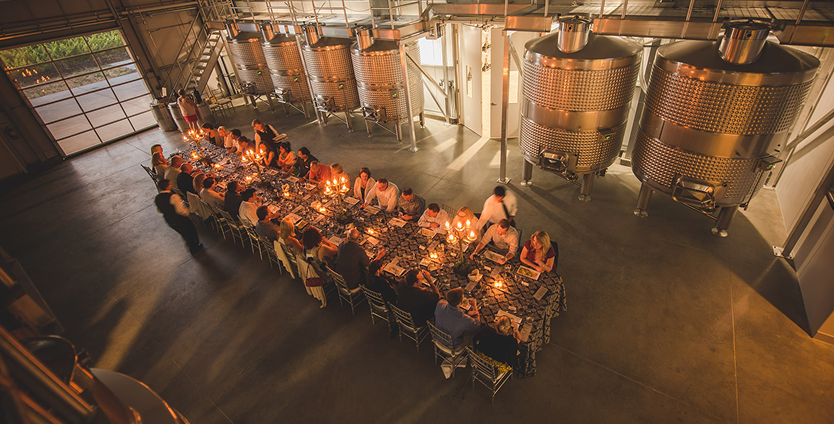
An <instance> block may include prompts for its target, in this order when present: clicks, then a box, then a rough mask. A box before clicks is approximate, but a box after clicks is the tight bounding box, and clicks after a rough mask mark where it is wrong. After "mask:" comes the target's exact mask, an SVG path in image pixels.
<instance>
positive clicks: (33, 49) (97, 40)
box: [0, 30, 124, 69]
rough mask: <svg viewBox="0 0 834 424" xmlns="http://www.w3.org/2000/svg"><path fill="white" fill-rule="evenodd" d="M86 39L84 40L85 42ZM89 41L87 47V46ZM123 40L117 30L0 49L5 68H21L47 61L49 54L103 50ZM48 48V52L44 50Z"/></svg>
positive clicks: (67, 55) (61, 55) (57, 57)
mask: <svg viewBox="0 0 834 424" xmlns="http://www.w3.org/2000/svg"><path fill="white" fill-rule="evenodd" d="M85 39H86V42H85ZM88 43H89V47H88V46H87V45H88ZM123 45H124V42H123V41H122V37H121V35H120V34H119V31H115V30H114V31H109V32H101V33H98V34H92V35H86V36H83V37H75V38H67V39H65V40H58V41H50V42H48V43H44V44H38V45H34V46H26V47H18V48H13V49H8V50H3V51H0V59H2V60H3V63H4V65H5V66H6V69H14V68H22V67H24V66H29V65H32V64H35V63H42V62H48V61H49V59H50V55H51V56H52V59H53V60H59V59H61V58H65V57H69V56H77V55H80V54H84V53H89V52H90V49H92V51H94V52H95V51H99V50H105V49H109V48H113V47H119V46H123ZM44 47H45V48H46V49H47V50H49V54H47V51H46V50H44Z"/></svg>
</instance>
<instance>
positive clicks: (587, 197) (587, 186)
mask: <svg viewBox="0 0 834 424" xmlns="http://www.w3.org/2000/svg"><path fill="white" fill-rule="evenodd" d="M592 188H594V174H593V173H591V174H585V175H583V176H582V188H581V189H580V190H579V200H581V201H583V202H590V201H591V189H592Z"/></svg>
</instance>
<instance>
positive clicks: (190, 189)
mask: <svg viewBox="0 0 834 424" xmlns="http://www.w3.org/2000/svg"><path fill="white" fill-rule="evenodd" d="M192 172H194V167H193V166H192V165H191V164H190V163H184V164H182V166H181V167H180V173H179V175H177V187H178V188H179V189H180V190H182V192H183V193H194V194H197V192H196V191H195V190H194V177H192V176H191V173H192Z"/></svg>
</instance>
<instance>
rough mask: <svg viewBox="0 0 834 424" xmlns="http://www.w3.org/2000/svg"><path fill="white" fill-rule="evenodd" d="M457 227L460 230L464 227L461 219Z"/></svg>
mask: <svg viewBox="0 0 834 424" xmlns="http://www.w3.org/2000/svg"><path fill="white" fill-rule="evenodd" d="M457 227H458V231H460V230H462V229H463V224H461V223H460V221H458V225H457Z"/></svg>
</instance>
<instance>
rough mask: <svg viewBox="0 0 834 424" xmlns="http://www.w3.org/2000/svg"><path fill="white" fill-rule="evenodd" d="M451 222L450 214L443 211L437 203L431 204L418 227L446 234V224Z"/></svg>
mask: <svg viewBox="0 0 834 424" xmlns="http://www.w3.org/2000/svg"><path fill="white" fill-rule="evenodd" d="M447 222H449V214H447V213H446V211H444V210H441V209H440V206H438V204H437V203H431V204H429V207H428V208H426V211H425V212H423V215H422V216H421V217H420V220H419V221H417V225H419V226H421V227H423V228H428V229H431V230H434V231H435V232H437V233H439V234H446V226H445V225H446V223H447Z"/></svg>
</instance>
